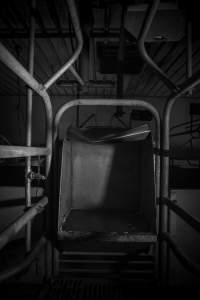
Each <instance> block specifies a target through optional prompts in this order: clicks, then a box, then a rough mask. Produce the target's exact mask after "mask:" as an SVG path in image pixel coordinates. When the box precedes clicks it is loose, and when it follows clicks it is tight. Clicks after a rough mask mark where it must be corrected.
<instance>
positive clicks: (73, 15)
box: [44, 0, 83, 89]
mask: <svg viewBox="0 0 200 300" xmlns="http://www.w3.org/2000/svg"><path fill="white" fill-rule="evenodd" d="M67 4H68V8H69V12H70V16H71V20H72V23H73V27H74V31H75V34H76V38H77V40H78V46H77V49H76V51H75V52H74V54H73V55H72V57H71V58H70V59H69V60H68V61H67V63H66V64H65V65H64V66H63V67H62V68H61V69H60V70H59V71H57V72H56V73H55V74H54V75H53V76H52V77H51V78H50V79H49V80H48V81H47V82H46V83H45V84H44V87H45V89H48V88H49V87H50V86H51V85H52V84H53V83H54V82H55V81H56V80H57V79H58V78H59V77H60V76H62V75H63V74H64V73H65V72H66V71H67V70H68V69H69V68H70V67H71V66H72V64H73V63H74V62H75V61H76V60H77V58H78V57H79V54H80V53H81V50H82V48H83V36H82V32H81V27H80V23H79V18H78V14H77V10H76V6H75V3H74V0H67ZM74 71H75V70H74V69H72V68H71V72H72V73H73V74H74ZM75 72H76V71H75ZM74 75H75V74H74ZM76 75H77V74H76ZM76 77H77V76H76ZM80 80H81V84H83V81H82V79H81V78H79V82H80Z"/></svg>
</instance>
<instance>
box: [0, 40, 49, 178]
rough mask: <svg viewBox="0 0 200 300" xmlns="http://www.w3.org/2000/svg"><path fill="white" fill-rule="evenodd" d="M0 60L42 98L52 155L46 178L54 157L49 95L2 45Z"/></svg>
mask: <svg viewBox="0 0 200 300" xmlns="http://www.w3.org/2000/svg"><path fill="white" fill-rule="evenodd" d="M0 60H1V61H2V62H3V63H4V64H5V65H6V66H7V67H8V68H9V69H11V70H12V71H13V72H14V73H15V74H16V75H17V76H19V77H20V78H21V79H22V80H23V81H24V82H25V83H26V84H27V85H28V86H29V87H30V88H31V89H33V90H34V91H35V92H36V93H37V94H39V95H40V96H41V97H42V100H43V102H44V105H45V110H46V148H47V149H49V151H50V154H49V155H48V156H47V163H46V176H47V175H48V173H49V169H50V165H51V156H52V120H53V113H52V105H51V101H50V98H49V95H48V93H47V92H46V91H45V89H44V87H43V85H42V84H39V83H38V82H37V80H36V79H35V78H34V77H33V76H32V75H31V74H30V73H29V72H28V71H27V70H26V69H25V68H24V67H23V66H22V65H21V64H20V62H19V61H18V60H17V59H16V58H15V57H14V56H13V55H12V54H11V53H10V52H9V51H8V50H7V49H6V48H5V47H4V46H3V44H2V43H0Z"/></svg>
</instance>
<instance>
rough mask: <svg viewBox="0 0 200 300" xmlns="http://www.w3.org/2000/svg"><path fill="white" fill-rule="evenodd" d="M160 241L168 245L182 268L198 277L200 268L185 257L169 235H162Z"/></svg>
mask: <svg viewBox="0 0 200 300" xmlns="http://www.w3.org/2000/svg"><path fill="white" fill-rule="evenodd" d="M162 239H163V240H164V241H165V242H166V243H167V244H168V245H169V247H170V248H171V250H172V251H173V253H174V255H175V256H176V258H177V259H178V260H179V261H180V262H181V264H182V265H183V267H185V268H186V269H187V270H188V271H190V272H191V273H193V274H194V275H196V276H198V277H200V267H199V266H197V265H196V264H195V263H194V262H193V261H192V260H191V259H190V258H189V257H187V256H186V255H185V254H184V253H183V251H182V250H181V249H180V247H178V246H177V244H176V243H175V242H174V241H173V239H172V238H171V237H170V235H169V234H167V233H164V234H162Z"/></svg>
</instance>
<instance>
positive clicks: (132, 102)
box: [53, 99, 161, 197]
mask: <svg viewBox="0 0 200 300" xmlns="http://www.w3.org/2000/svg"><path fill="white" fill-rule="evenodd" d="M77 105H86V106H88V105H91V106H93V105H99V106H102V105H104V106H122V105H123V106H136V107H143V108H146V109H148V110H149V111H150V112H151V113H152V115H153V116H154V118H155V122H156V138H155V139H156V149H157V151H156V196H157V197H159V193H160V156H159V155H160V126H161V121H160V116H159V113H158V111H157V110H156V108H155V107H154V106H153V105H151V104H150V103H148V102H146V101H142V100H136V99H76V100H72V101H69V102H67V103H65V104H64V105H63V106H62V107H61V108H60V109H59V110H58V111H57V113H56V115H55V118H54V128H53V141H54V143H55V141H56V138H57V132H58V126H59V123H60V120H61V118H62V116H63V114H64V113H65V112H66V111H67V110H68V109H69V108H71V107H73V106H77Z"/></svg>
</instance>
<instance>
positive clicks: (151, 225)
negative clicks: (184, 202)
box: [58, 100, 159, 245]
mask: <svg viewBox="0 0 200 300" xmlns="http://www.w3.org/2000/svg"><path fill="white" fill-rule="evenodd" d="M79 101H84V100H79ZM88 101H89V100H88ZM89 102H90V101H89ZM133 102H134V100H133ZM108 103H109V101H108ZM68 105H69V104H68ZM110 105H112V104H110ZM67 108H68V107H67ZM61 148H62V149H61V157H60V158H61V159H60V184H59V207H58V239H59V240H62V241H67V242H68V245H69V241H71V242H72V243H73V242H76V241H79V242H80V241H81V242H91V241H92V242H94V241H95V243H97V242H117V243H118V244H120V243H121V244H124V243H125V244H127V243H145V244H146V243H154V242H156V240H157V238H156V233H157V230H156V193H157V190H158V189H157V187H156V182H158V181H157V178H158V176H156V170H157V171H158V170H159V167H158V160H155V159H154V158H155V157H154V153H153V152H154V151H153V140H152V135H151V131H150V129H149V127H148V126H147V125H143V126H140V127H138V128H135V129H134V128H133V129H130V130H127V131H125V130H123V129H119V128H115V129H113V128H105V127H104V128H101V127H100V128H98V127H96V128H95V127H93V128H88V129H84V130H80V129H74V128H70V129H69V130H68V134H67V137H66V138H65V139H64V140H63V141H62V145H61ZM79 245H80V244H79Z"/></svg>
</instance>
